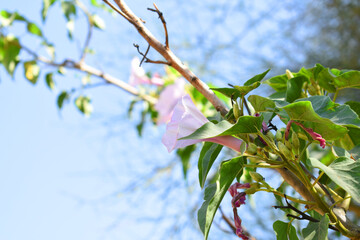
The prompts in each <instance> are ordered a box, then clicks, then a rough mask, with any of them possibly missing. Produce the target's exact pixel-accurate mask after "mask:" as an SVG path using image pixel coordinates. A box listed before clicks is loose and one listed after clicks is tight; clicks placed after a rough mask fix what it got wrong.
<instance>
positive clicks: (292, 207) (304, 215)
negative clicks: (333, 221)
mask: <svg viewBox="0 0 360 240" xmlns="http://www.w3.org/2000/svg"><path fill="white" fill-rule="evenodd" d="M284 197H285V201H286V204H287V206H274V208H275V209H277V208H288V209H291V210H293V211H294V212H296V213H298V214H299V215H300V217H299V216H295V215H292V214H287V215H286V216H287V217H292V218H296V219H298V220H308V221H310V222H319V220H318V219H316V218H313V217H311V216H309V215H307V214H305V213H303V212H302V211H300V210H299V209H297V208H296V207H294V206H293V205H291V204H290V203H289V201H288V199H287V197H286V195H285V194H284ZM329 228H330V229H332V230H335V231H339V230H338V229H337V228H335V227H334V226H332V225H330V224H329Z"/></svg>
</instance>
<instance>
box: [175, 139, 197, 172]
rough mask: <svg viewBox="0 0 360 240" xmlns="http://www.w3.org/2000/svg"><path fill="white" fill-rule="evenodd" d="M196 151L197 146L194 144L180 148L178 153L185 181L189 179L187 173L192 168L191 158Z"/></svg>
mask: <svg viewBox="0 0 360 240" xmlns="http://www.w3.org/2000/svg"><path fill="white" fill-rule="evenodd" d="M195 149H196V145H195V144H193V145H190V146H186V147H184V148H179V149H178V150H177V151H176V154H177V155H178V156H179V157H180V159H181V163H182V167H183V175H184V179H186V177H187V171H188V169H189V168H190V157H191V154H192V153H193V152H194V151H195Z"/></svg>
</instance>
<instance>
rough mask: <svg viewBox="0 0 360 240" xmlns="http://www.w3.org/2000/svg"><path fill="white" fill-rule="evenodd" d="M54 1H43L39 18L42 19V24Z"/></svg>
mask: <svg viewBox="0 0 360 240" xmlns="http://www.w3.org/2000/svg"><path fill="white" fill-rule="evenodd" d="M55 1H56V0H43V7H42V9H41V17H42V20H43V22H44V21H45V19H46V16H47V14H48V11H49V8H50V7H51V6H52V5H53V4H54V2H55Z"/></svg>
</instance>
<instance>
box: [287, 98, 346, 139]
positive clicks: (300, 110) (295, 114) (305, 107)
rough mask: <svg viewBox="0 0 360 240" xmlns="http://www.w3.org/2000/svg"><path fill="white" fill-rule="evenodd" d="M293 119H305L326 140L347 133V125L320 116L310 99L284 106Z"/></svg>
mask: <svg viewBox="0 0 360 240" xmlns="http://www.w3.org/2000/svg"><path fill="white" fill-rule="evenodd" d="M282 109H284V110H285V111H286V113H287V114H288V115H289V117H290V119H291V120H296V121H304V125H306V127H310V128H312V129H313V130H314V131H315V132H317V133H319V134H321V135H322V137H323V138H325V139H326V140H336V139H339V138H341V137H342V136H344V135H345V134H346V133H347V131H348V130H347V129H346V127H343V126H340V125H337V124H335V123H333V122H332V121H331V120H330V119H328V118H323V117H321V116H319V115H318V114H317V113H316V112H315V111H314V109H313V105H312V104H311V102H310V101H305V99H304V101H299V102H294V103H291V104H289V105H287V106H285V107H282Z"/></svg>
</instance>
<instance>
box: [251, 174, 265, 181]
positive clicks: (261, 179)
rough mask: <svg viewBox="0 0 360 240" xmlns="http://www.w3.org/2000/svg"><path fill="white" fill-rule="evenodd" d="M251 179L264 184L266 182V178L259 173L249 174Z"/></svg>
mask: <svg viewBox="0 0 360 240" xmlns="http://www.w3.org/2000/svg"><path fill="white" fill-rule="evenodd" d="M249 174H250V176H251V178H252V179H253V180H254V181H255V182H262V181H264V177H263V176H262V175H261V174H260V173H257V172H249Z"/></svg>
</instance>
